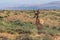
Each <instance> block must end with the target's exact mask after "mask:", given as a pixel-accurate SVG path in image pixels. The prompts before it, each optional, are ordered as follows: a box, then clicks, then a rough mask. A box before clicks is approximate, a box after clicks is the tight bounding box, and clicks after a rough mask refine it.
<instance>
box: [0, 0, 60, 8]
mask: <svg viewBox="0 0 60 40" xmlns="http://www.w3.org/2000/svg"><path fill="white" fill-rule="evenodd" d="M53 1H59V0H0V8H2V7H16V6H21V5H39V4H45V3H49V2H53Z"/></svg>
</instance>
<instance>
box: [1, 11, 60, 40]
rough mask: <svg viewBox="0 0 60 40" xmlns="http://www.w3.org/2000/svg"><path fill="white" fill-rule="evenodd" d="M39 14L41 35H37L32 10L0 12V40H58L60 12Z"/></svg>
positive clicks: (41, 12) (42, 12)
mask: <svg viewBox="0 0 60 40" xmlns="http://www.w3.org/2000/svg"><path fill="white" fill-rule="evenodd" d="M39 12H40V13H39V20H40V23H41V24H42V25H43V29H42V30H41V34H37V32H38V30H37V26H36V24H35V22H36V19H35V18H33V17H34V10H23V11H21V10H0V40H5V39H6V40H60V39H59V38H60V10H39Z"/></svg>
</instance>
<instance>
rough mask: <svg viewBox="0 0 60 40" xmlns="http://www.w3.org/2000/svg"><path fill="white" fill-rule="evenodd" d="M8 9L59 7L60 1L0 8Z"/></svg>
mask: <svg viewBox="0 0 60 40" xmlns="http://www.w3.org/2000/svg"><path fill="white" fill-rule="evenodd" d="M2 9H8V10H33V9H34V10H36V9H60V1H54V2H51V3H46V4H41V5H33V6H32V5H30V6H28V5H27V6H18V7H8V8H2Z"/></svg>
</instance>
